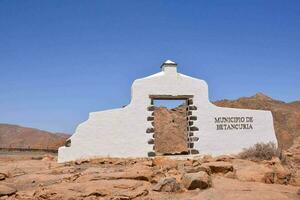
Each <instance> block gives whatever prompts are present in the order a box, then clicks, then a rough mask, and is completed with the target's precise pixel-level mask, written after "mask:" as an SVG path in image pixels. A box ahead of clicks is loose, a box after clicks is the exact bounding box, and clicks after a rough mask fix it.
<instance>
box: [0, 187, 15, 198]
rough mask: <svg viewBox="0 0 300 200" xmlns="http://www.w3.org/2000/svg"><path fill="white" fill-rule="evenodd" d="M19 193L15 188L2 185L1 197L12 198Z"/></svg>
mask: <svg viewBox="0 0 300 200" xmlns="http://www.w3.org/2000/svg"><path fill="white" fill-rule="evenodd" d="M16 192H17V190H16V189H15V188H12V187H8V186H6V185H0V197H1V196H6V195H7V196H10V195H13V194H15V193H16Z"/></svg>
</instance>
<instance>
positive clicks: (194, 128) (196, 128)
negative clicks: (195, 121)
mask: <svg viewBox="0 0 300 200" xmlns="http://www.w3.org/2000/svg"><path fill="white" fill-rule="evenodd" d="M190 130H191V131H199V128H198V127H196V126H192V127H190Z"/></svg>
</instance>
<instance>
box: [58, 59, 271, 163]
mask: <svg viewBox="0 0 300 200" xmlns="http://www.w3.org/2000/svg"><path fill="white" fill-rule="evenodd" d="M170 62H171V61H168V63H165V64H164V65H162V71H161V72H159V73H156V74H154V75H151V76H148V77H145V78H142V79H137V80H135V81H134V82H133V84H132V88H131V96H132V97H131V102H130V104H129V105H127V106H126V107H124V108H119V109H112V110H106V111H98V112H92V113H90V114H89V118H88V120H87V121H85V122H83V123H81V124H80V125H79V126H78V127H77V129H76V132H75V133H74V134H73V135H72V136H71V138H70V139H71V146H70V147H60V148H59V151H58V162H66V161H72V160H76V159H86V158H95V157H105V156H109V157H147V156H148V152H150V151H153V150H152V145H149V144H148V143H147V142H148V140H149V139H150V138H152V134H149V133H146V129H147V128H149V127H151V122H149V121H147V117H148V116H150V115H151V112H150V111H148V110H147V107H148V106H150V103H151V99H150V98H149V95H174V96H177V95H193V96H194V97H193V105H194V106H196V107H197V110H196V111H193V116H197V120H196V121H195V122H194V126H196V127H198V128H199V131H196V132H194V134H195V136H197V137H199V141H197V142H195V149H197V150H198V151H199V154H200V155H201V154H211V155H220V154H231V153H238V152H240V151H241V150H242V149H243V148H247V147H250V146H252V145H254V144H255V143H257V142H265V143H266V142H274V143H276V144H277V139H276V136H275V132H274V127H273V117H272V114H271V112H270V111H260V110H247V109H233V108H221V107H217V106H215V105H213V104H212V103H211V102H210V101H209V98H208V86H207V84H206V82H205V81H203V80H200V79H196V78H192V77H189V76H186V75H183V74H180V73H177V67H176V65H174V63H173V62H172V63H170ZM116 92H117V91H116ZM216 117H253V123H251V124H252V126H253V129H246V130H217V128H216V123H215V118H216Z"/></svg>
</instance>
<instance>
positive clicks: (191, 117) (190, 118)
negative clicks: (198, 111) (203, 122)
mask: <svg viewBox="0 0 300 200" xmlns="http://www.w3.org/2000/svg"><path fill="white" fill-rule="evenodd" d="M189 120H193V121H195V120H197V116H190V117H189Z"/></svg>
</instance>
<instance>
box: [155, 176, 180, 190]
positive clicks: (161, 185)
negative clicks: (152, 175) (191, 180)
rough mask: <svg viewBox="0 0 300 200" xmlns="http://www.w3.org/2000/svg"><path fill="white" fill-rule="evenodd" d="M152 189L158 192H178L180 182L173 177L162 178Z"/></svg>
mask: <svg viewBox="0 0 300 200" xmlns="http://www.w3.org/2000/svg"><path fill="white" fill-rule="evenodd" d="M153 190H154V191H158V192H178V191H179V190H180V184H179V183H178V182H177V180H176V178H174V177H167V178H162V179H161V180H160V181H159V182H158V183H157V184H156V185H155V186H154V187H153Z"/></svg>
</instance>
